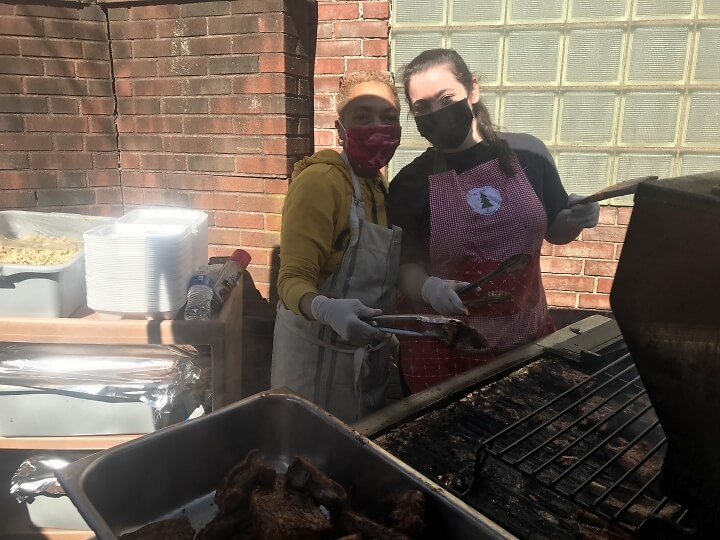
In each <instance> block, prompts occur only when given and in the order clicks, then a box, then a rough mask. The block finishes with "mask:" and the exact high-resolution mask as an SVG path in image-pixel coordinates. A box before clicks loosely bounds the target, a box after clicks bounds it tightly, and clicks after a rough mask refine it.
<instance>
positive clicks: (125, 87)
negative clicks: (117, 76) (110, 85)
mask: <svg viewBox="0 0 720 540" xmlns="http://www.w3.org/2000/svg"><path fill="white" fill-rule="evenodd" d="M115 93H116V94H117V96H118V97H120V98H122V97H130V96H132V95H133V91H132V82H131V81H129V80H119V81H118V80H116V81H115Z"/></svg>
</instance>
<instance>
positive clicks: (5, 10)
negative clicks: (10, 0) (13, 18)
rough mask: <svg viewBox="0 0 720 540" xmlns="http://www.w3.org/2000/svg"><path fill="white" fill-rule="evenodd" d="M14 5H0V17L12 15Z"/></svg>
mask: <svg viewBox="0 0 720 540" xmlns="http://www.w3.org/2000/svg"><path fill="white" fill-rule="evenodd" d="M14 14H15V7H14V4H0V15H14Z"/></svg>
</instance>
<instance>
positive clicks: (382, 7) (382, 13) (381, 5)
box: [362, 2, 390, 20]
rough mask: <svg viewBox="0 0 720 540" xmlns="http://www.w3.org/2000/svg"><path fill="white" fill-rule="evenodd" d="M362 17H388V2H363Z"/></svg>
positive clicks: (383, 18)
mask: <svg viewBox="0 0 720 540" xmlns="http://www.w3.org/2000/svg"><path fill="white" fill-rule="evenodd" d="M362 12H363V19H382V20H387V19H388V18H389V17H390V6H389V2H363V3H362Z"/></svg>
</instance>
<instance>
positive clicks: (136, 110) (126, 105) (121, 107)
mask: <svg viewBox="0 0 720 540" xmlns="http://www.w3.org/2000/svg"><path fill="white" fill-rule="evenodd" d="M167 101H168V100H167V99H163V102H167ZM163 112H167V111H163ZM118 113H120V114H139V115H143V114H159V113H160V99H158V98H119V99H118Z"/></svg>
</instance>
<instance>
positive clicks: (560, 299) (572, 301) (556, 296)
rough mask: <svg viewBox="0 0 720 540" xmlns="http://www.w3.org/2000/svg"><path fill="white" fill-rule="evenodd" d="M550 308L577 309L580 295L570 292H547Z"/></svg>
mask: <svg viewBox="0 0 720 540" xmlns="http://www.w3.org/2000/svg"><path fill="white" fill-rule="evenodd" d="M545 296H546V298H547V303H548V306H551V307H569V308H574V307H577V301H578V294H577V293H570V292H558V291H547V292H546V293H545Z"/></svg>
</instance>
